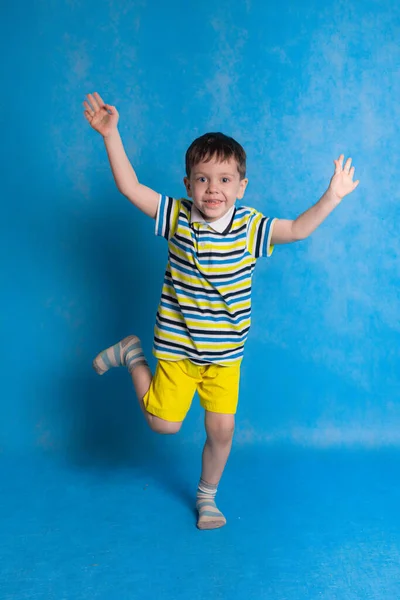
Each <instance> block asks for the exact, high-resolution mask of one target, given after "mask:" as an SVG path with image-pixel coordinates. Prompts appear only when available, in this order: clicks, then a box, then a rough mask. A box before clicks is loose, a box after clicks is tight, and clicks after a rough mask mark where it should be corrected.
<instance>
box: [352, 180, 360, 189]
mask: <svg viewBox="0 0 400 600" xmlns="http://www.w3.org/2000/svg"><path fill="white" fill-rule="evenodd" d="M359 183H360V180H359V179H357V181H355V182H354V185H353V191H354V190H355V189H356V187H357V186H358V184H359Z"/></svg>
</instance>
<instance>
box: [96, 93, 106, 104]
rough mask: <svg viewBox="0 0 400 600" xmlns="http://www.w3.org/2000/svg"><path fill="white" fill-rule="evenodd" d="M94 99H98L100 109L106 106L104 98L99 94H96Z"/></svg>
mask: <svg viewBox="0 0 400 600" xmlns="http://www.w3.org/2000/svg"><path fill="white" fill-rule="evenodd" d="M94 97H95V98H96V100H97V102H98V103H99V105H100V107H103V106H105V104H106V103H105V102H104V100H103V98H102V97H101V96H100V94H99V93H98V92H95V93H94Z"/></svg>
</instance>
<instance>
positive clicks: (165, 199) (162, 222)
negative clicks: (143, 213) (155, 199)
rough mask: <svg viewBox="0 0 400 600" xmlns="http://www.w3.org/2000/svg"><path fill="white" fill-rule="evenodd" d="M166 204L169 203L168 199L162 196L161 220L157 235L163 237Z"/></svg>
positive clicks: (159, 213)
mask: <svg viewBox="0 0 400 600" xmlns="http://www.w3.org/2000/svg"><path fill="white" fill-rule="evenodd" d="M166 202H167V197H166V196H161V200H160V208H159V211H158V215H159V220H158V228H157V235H161V236H162V235H163V229H164V211H165V204H166Z"/></svg>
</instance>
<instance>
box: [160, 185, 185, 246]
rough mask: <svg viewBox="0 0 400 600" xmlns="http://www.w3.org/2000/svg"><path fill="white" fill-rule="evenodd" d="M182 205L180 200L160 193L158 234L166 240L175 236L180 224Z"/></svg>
mask: <svg viewBox="0 0 400 600" xmlns="http://www.w3.org/2000/svg"><path fill="white" fill-rule="evenodd" d="M180 206H181V201H180V200H175V199H174V198H171V197H170V196H163V195H160V201H159V203H158V209H157V216H156V228H155V234H156V235H158V236H160V237H163V238H165V239H166V240H169V239H171V238H172V237H173V235H174V233H175V231H176V227H177V225H178V219H179V211H180Z"/></svg>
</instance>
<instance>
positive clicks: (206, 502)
mask: <svg viewBox="0 0 400 600" xmlns="http://www.w3.org/2000/svg"><path fill="white" fill-rule="evenodd" d="M196 506H197V509H199V508H204V507H205V506H210V507H211V508H215V509H216V510H218V508H217V507H216V505H215V502H214V500H203V501H201V502H199V501H197V503H196Z"/></svg>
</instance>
